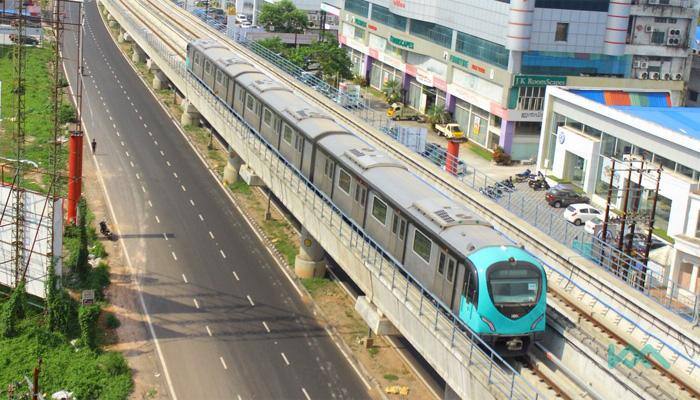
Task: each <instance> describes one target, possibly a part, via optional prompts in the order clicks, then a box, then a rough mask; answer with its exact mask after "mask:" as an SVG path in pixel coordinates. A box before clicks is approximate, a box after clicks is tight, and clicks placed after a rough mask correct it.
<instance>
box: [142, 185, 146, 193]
mask: <svg viewBox="0 0 700 400" xmlns="http://www.w3.org/2000/svg"><path fill="white" fill-rule="evenodd" d="M141 191H142V192H144V193H146V188H145V187H143V185H141Z"/></svg>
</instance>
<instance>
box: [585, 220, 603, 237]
mask: <svg viewBox="0 0 700 400" xmlns="http://www.w3.org/2000/svg"><path fill="white" fill-rule="evenodd" d="M602 226H603V219H602V218H601V217H595V218H593V219H589V220H588V221H586V225H584V227H583V230H584V231H586V232H588V233H590V234H591V235H595V231H596V229H598V227H601V229H602Z"/></svg>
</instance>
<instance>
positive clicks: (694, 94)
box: [688, 90, 698, 101]
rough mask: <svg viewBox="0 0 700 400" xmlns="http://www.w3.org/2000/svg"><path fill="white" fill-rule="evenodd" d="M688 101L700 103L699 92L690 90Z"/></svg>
mask: <svg viewBox="0 0 700 400" xmlns="http://www.w3.org/2000/svg"><path fill="white" fill-rule="evenodd" d="M688 100H690V101H698V92H696V91H695V90H688Z"/></svg>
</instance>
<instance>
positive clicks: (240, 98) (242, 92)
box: [236, 85, 245, 103]
mask: <svg viewBox="0 0 700 400" xmlns="http://www.w3.org/2000/svg"><path fill="white" fill-rule="evenodd" d="M236 90H237V91H238V101H240V102H241V103H242V102H243V100H244V99H245V90H243V89H241V87H240V86H238V85H236Z"/></svg>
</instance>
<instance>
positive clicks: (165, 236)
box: [163, 232, 168, 240]
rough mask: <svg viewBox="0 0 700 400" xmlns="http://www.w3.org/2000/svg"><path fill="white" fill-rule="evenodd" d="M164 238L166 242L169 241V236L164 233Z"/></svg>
mask: <svg viewBox="0 0 700 400" xmlns="http://www.w3.org/2000/svg"><path fill="white" fill-rule="evenodd" d="M163 238H164V239H165V240H168V234H167V233H165V232H163Z"/></svg>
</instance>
